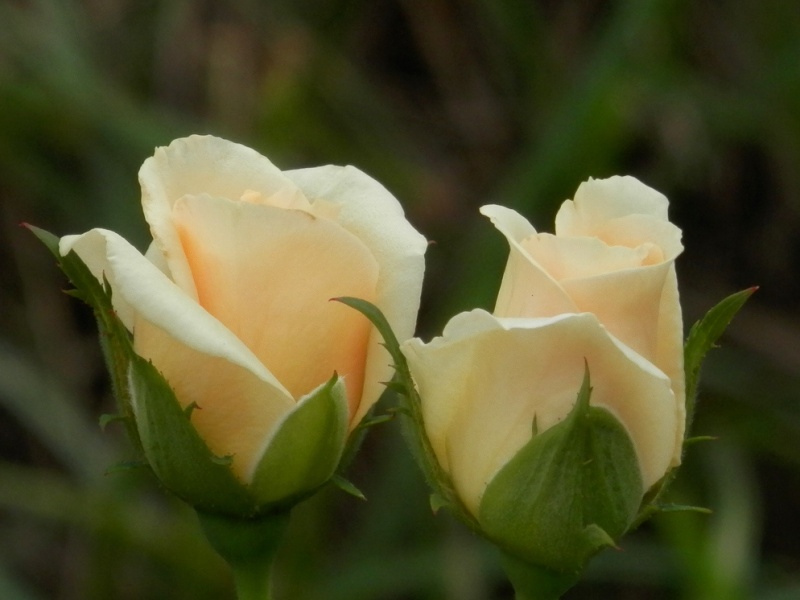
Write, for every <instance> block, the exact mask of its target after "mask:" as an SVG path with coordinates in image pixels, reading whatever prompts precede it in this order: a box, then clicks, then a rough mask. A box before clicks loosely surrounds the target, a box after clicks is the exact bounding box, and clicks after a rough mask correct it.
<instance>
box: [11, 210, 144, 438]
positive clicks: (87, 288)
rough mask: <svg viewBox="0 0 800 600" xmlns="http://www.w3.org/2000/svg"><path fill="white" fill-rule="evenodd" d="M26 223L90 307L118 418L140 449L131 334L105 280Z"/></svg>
mask: <svg viewBox="0 0 800 600" xmlns="http://www.w3.org/2000/svg"><path fill="white" fill-rule="evenodd" d="M26 227H27V228H28V229H29V230H30V232H31V233H33V234H34V235H35V236H36V237H37V238H38V239H39V240H40V241H41V242H42V243H43V244H44V245H45V246H46V247H47V249H48V250H50V252H51V253H52V254H53V256H54V257H55V258H56V261H57V262H58V266H59V267H60V268H61V270H62V271H63V272H64V274H65V275H66V276H67V277H68V278H69V280H70V282H71V283H72V285H74V286H75V289H73V290H68V291H67V293H68V294H69V295H71V296H73V297H76V298H78V299H80V300H81V301H83V302H85V303H86V304H88V305H89V306H90V307H91V308H92V310H93V312H94V316H95V318H96V319H97V327H98V329H99V331H100V346H101V348H102V350H103V356H104V358H105V361H106V367H107V368H108V372H109V374H110V376H111V385H112V387H113V390H114V397H115V398H116V399H117V405H118V407H119V411H120V414H121V416H122V417H123V418H122V419H121V420H122V421H123V422H124V424H125V427H126V430H127V432H128V437H130V439H131V442H132V443H133V445H134V446H135V447H136V448H137V449H141V442H140V441H139V433H138V431H137V429H136V421H135V419H134V416H133V408H132V405H131V397H130V393H129V390H128V372H129V369H130V357H131V356H132V355H133V354H134V352H133V347H132V343H131V336H130V333H129V332H128V330H127V329H126V328H125V326H124V325H123V324H122V321H120V319H119V317H118V316H117V313H116V312H115V310H114V305H113V303H112V301H111V289H110V287H109V286H108V283H107V282H104V283H101V282H100V281H98V280H97V278H96V277H95V276H94V275H93V274H92V272H91V271H90V270H89V268H88V267H87V266H86V265H85V264H84V262H83V261H82V260H81V259H80V257H79V256H78V255H77V254H76V253H75V252H74V251H71V252H69V253H67V254H66V255H65V256H62V255H61V252H60V251H59V238H58V237H56V236H55V235H53V234H52V233H50V232H48V231H45V230H44V229H40V228H38V227H34V226H33V225H26Z"/></svg>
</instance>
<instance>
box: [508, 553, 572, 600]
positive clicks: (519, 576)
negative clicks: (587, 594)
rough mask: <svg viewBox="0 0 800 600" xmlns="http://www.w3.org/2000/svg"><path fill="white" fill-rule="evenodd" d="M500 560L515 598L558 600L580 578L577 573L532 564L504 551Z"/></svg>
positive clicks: (517, 599) (519, 599)
mask: <svg viewBox="0 0 800 600" xmlns="http://www.w3.org/2000/svg"><path fill="white" fill-rule="evenodd" d="M501 562H502V564H503V570H504V571H505V572H506V575H507V576H508V580H509V581H510V582H511V585H512V586H513V587H514V594H515V596H514V597H515V599H516V600H558V599H559V598H561V596H562V595H563V594H564V593H565V592H566V591H567V590H569V589H570V588H571V587H572V586H573V585H575V584H576V583H577V582H578V579H579V578H580V575H579V574H577V573H576V574H573V573H562V572H560V571H554V570H551V569H548V568H547V567H541V566H538V565H532V564H529V563H526V562H523V561H521V560H519V559H518V558H515V557H513V556H511V555H509V554H505V553H504V554H502V556H501Z"/></svg>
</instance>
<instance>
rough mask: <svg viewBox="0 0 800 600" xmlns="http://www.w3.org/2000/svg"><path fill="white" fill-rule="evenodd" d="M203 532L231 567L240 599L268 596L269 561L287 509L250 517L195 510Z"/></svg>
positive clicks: (258, 599)
mask: <svg viewBox="0 0 800 600" xmlns="http://www.w3.org/2000/svg"><path fill="white" fill-rule="evenodd" d="M197 516H198V517H199V519H200V525H201V527H202V528H203V533H204V534H205V536H206V538H207V539H208V541H209V543H210V544H211V546H212V547H213V548H214V550H216V551H217V553H218V554H219V555H220V556H221V557H222V558H224V559H225V561H226V562H227V563H228V564H229V565H230V566H231V569H232V570H233V579H234V582H235V584H236V596H237V598H238V599H239V600H270V599H271V598H272V595H271V593H270V587H271V579H272V578H271V573H272V563H273V561H274V559H275V554H276V552H277V550H278V546H279V545H280V541H281V538H282V537H283V532H284V530H285V529H286V525H287V524H288V522H289V512H288V511H286V512H279V513H270V514H267V515H263V516H260V517H256V518H253V519H244V518H238V517H230V516H227V515H219V514H213V513H206V512H201V511H197Z"/></svg>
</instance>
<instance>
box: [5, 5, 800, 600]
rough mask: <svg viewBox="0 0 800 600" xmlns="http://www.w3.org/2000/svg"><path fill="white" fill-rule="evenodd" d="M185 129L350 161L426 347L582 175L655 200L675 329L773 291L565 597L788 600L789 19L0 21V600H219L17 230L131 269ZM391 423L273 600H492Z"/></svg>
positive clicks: (792, 116) (71, 15) (729, 11)
mask: <svg viewBox="0 0 800 600" xmlns="http://www.w3.org/2000/svg"><path fill="white" fill-rule="evenodd" d="M190 133H214V134H217V135H221V136H223V137H227V138H229V139H233V140H235V141H239V142H242V143H245V144H247V145H250V146H252V147H254V148H256V149H258V150H259V151H261V152H262V153H263V154H265V155H267V156H268V157H270V158H271V159H272V160H273V162H275V163H276V164H277V165H278V166H280V167H282V168H284V169H288V168H297V167H304V166H313V165H318V164H326V163H335V164H346V163H350V164H354V165H357V166H358V167H359V168H361V169H362V170H364V171H366V172H368V173H370V174H371V175H372V176H374V177H375V178H376V179H378V180H380V181H382V182H383V183H384V184H385V185H386V186H387V187H388V188H389V189H390V190H392V192H393V193H394V194H395V195H396V196H397V197H398V198H399V199H400V201H401V202H402V203H403V205H404V207H405V209H406V211H407V215H408V218H409V220H410V221H411V222H412V223H413V224H414V225H415V226H416V227H417V228H418V229H419V230H420V231H421V232H423V233H424V235H426V236H427V237H428V238H429V239H431V240H433V241H434V242H435V244H433V245H432V246H431V247H430V249H429V252H428V272H427V277H426V284H425V285H426V287H425V292H424V297H423V307H422V311H421V314H420V324H419V332H420V334H421V335H422V336H424V337H426V338H427V337H430V336H432V335H435V334H436V333H438V332H440V331H441V328H442V326H443V324H444V323H445V322H446V320H447V319H448V318H449V317H450V316H451V315H453V314H454V313H455V312H457V311H459V310H464V309H468V308H472V307H475V306H483V307H487V308H491V306H492V303H493V297H494V294H495V292H496V290H497V287H498V284H499V279H500V275H501V273H502V268H503V265H504V261H505V254H506V244H505V241H504V240H503V239H501V236H500V235H499V234H498V233H497V232H496V231H494V228H493V227H491V225H490V224H489V223H488V222H487V221H486V220H485V219H484V218H482V217H481V216H480V215H479V214H478V212H477V208H478V207H479V206H480V205H482V204H486V203H489V202H497V203H500V204H505V205H508V206H512V207H514V208H516V209H518V210H519V211H521V212H522V213H523V214H525V215H526V216H528V217H529V218H530V219H531V220H532V221H533V222H534V224H535V225H536V226H537V227H538V228H539V229H541V230H551V228H552V217H553V215H554V213H555V210H556V209H557V207H558V205H559V204H560V203H561V202H562V201H563V200H564V199H566V198H569V197H571V196H572V194H573V192H574V191H575V189H576V188H577V186H578V184H579V183H580V182H581V181H583V180H585V179H587V178H588V177H590V176H593V177H606V176H609V175H612V174H632V175H635V176H636V177H638V178H640V179H641V180H642V181H644V182H646V183H648V184H649V185H651V186H652V187H655V188H656V189H658V190H660V191H662V192H664V193H665V194H666V195H667V196H669V198H670V199H671V202H672V204H671V215H672V218H673V220H674V221H675V222H676V223H677V224H678V225H679V226H681V227H682V228H683V230H684V242H685V245H686V252H685V253H684V255H683V256H682V257H681V258H680V260H679V266H678V268H679V274H680V277H681V282H682V288H681V289H682V300H683V303H684V311H685V319H686V322H687V324H690V323H691V322H693V321H694V320H695V319H697V318H698V316H699V315H701V314H702V313H703V312H704V311H705V310H707V309H708V308H710V307H711V306H712V305H713V304H714V303H716V302H717V301H718V300H720V299H721V298H722V297H723V296H725V295H727V294H728V293H731V292H733V291H736V290H738V289H741V288H744V287H749V286H751V285H754V284H757V285H760V286H761V289H760V290H759V292H758V293H757V294H756V296H755V297H754V298H753V299H752V300H751V302H750V303H749V304H748V305H747V307H746V308H745V310H744V312H743V313H742V314H741V315H740V316H739V317H737V320H736V321H735V322H734V324H733V326H732V327H731V328H730V330H729V333H728V335H727V336H726V337H725V339H724V340H723V347H722V348H721V349H719V350H716V351H715V352H714V353H713V354H712V356H711V358H710V359H709V360H708V363H707V367H706V370H705V373H704V387H703V390H702V395H701V400H700V404H699V408H698V414H697V421H696V423H695V433H697V434H702V435H713V436H717V437H718V438H719V439H718V441H715V442H708V443H705V444H701V445H698V446H696V447H694V448H693V449H692V451H691V452H690V453H689V455H688V456H687V459H686V463H685V468H684V470H683V472H682V475H681V477H680V478H679V480H678V483H677V485H676V486H675V487H674V488H673V490H672V493H671V497H670V500H672V501H674V502H678V503H692V504H701V505H706V506H710V507H712V508H713V509H714V513H713V514H712V515H710V516H708V515H700V514H691V513H689V514H687V513H682V514H670V515H663V516H661V517H659V518H657V519H655V520H654V521H653V522H651V523H649V524H648V525H646V526H645V527H644V528H643V529H642V530H641V531H639V532H637V533H635V534H634V535H632V536H629V537H628V538H626V539H625V540H624V541H623V544H622V548H621V550H619V551H607V552H605V553H604V554H602V555H601V556H599V557H598V558H597V559H596V560H595V561H594V562H593V563H592V565H591V567H590V569H589V571H588V572H587V575H586V577H585V579H584V582H583V583H582V584H581V585H580V586H578V587H577V588H575V589H574V590H573V591H572V592H570V593H569V594H567V596H566V598H567V599H570V600H579V599H589V598H591V599H597V598H612V599H621V600H625V599H643V600H656V599H673V598H676V599H678V598H679V599H696V600H737V599H745V598H756V599H764V600H780V599H786V600H788V599H792V598H800V517H798V507H800V393H798V390H800V387H798V383H800V343H799V342H800V321H799V319H800V305H799V303H798V299H800V277H799V276H800V5H798V4H797V3H796V2H794V1H793V0H785V1H781V0H738V1H737V0H718V1H712V0H705V1H704V0H697V1H689V0H683V1H681V0H607V1H601V0H588V1H584V2H577V1H574V2H569V1H564V2H558V1H555V0H550V1H545V0H539V1H522V0H326V1H323V0H275V1H272V2H268V1H261V2H259V1H257V0H231V1H229V2H220V1H218V0H198V1H191V0H173V1H169V0H31V1H29V2H22V1H13V0H2V1H0V280H1V281H2V284H1V285H2V287H1V288H0V597H2V598H3V599H9V600H28V599H45V598H47V599H50V598H55V599H63V600H72V599H76V600H77V599H88V600H94V599H97V600H101V599H102V600H105V599H110V598H120V599H137V598H146V599H151V598H152V599H156V598H159V599H160V598H164V599H181V598H187V599H188V598H193V599H195V598H196V599H217V598H232V592H231V582H230V579H229V574H228V572H227V570H226V568H225V566H224V564H222V563H221V561H220V560H219V559H217V558H216V557H215V556H214V555H213V554H212V553H211V551H210V550H208V549H207V548H206V546H205V544H204V542H203V541H202V539H201V538H200V537H199V534H198V533H197V530H196V524H195V522H194V520H193V516H192V514H191V513H190V512H189V511H188V510H187V509H186V508H185V507H183V506H182V505H181V504H180V503H179V502H177V501H175V500H174V499H170V498H168V497H167V496H166V495H164V494H162V493H161V492H160V490H158V487H157V484H156V483H155V482H154V481H153V479H152V478H151V477H149V476H148V475H147V474H146V473H144V472H141V471H136V470H129V471H124V472H115V473H111V474H107V473H106V471H107V470H108V468H109V467H110V466H111V465H113V464H116V463H118V462H119V461H121V460H126V459H130V458H131V453H130V450H129V447H128V445H127V442H126V440H125V439H124V436H123V435H122V432H121V430H120V428H118V427H114V426H110V427H109V429H108V431H107V432H106V433H101V432H100V430H99V427H98V426H97V419H98V416H99V415H100V414H101V413H104V412H112V411H113V400H112V398H111V397H110V391H109V385H108V381H107V378H106V375H105V372H104V367H103V364H102V360H101V356H100V350H99V346H98V344H97V338H96V330H95V327H94V323H93V321H92V318H91V314H90V313H89V311H88V310H87V309H86V308H85V307H83V306H82V305H80V304H79V303H78V302H77V301H74V300H72V299H69V298H68V297H67V296H65V295H63V294H62V293H61V290H62V289H63V288H64V287H66V282H65V280H64V278H63V276H62V275H61V274H60V273H59V272H58V270H57V269H56V267H55V266H54V264H53V259H52V257H51V256H49V255H48V253H47V251H46V250H45V249H44V248H43V247H42V246H41V245H39V244H38V243H37V242H36V241H35V240H34V239H33V238H32V236H31V235H30V234H29V233H28V232H27V231H25V230H24V229H21V228H20V227H18V224H19V223H20V222H22V221H26V222H31V223H35V224H37V225H39V226H42V227H44V228H46V229H49V230H51V231H53V232H54V233H57V234H59V235H63V234H67V233H78V232H82V231H85V230H87V229H90V228H92V227H95V226H102V227H106V228H109V229H114V230H116V231H118V232H120V233H122V234H123V235H125V236H126V237H128V238H129V239H130V240H132V241H133V242H134V243H135V244H136V245H137V246H138V247H140V248H144V247H145V245H146V243H147V233H146V228H145V223H144V220H143V218H142V216H141V213H140V207H139V194H138V185H137V180H136V173H137V170H138V168H139V166H140V165H141V163H142V161H143V160H144V159H145V158H146V157H148V156H150V155H151V154H152V152H153V149H154V147H155V146H158V145H166V144H167V143H169V141H170V140H172V139H173V138H175V137H180V136H183V135H188V134H190ZM396 429H397V428H396V425H395V424H389V425H387V426H384V427H383V428H382V429H381V430H379V431H377V432H373V434H372V435H371V436H370V437H369V438H368V440H367V442H366V444H365V446H364V448H363V452H362V453H361V455H360V457H359V458H358V460H357V462H356V463H355V464H354V465H353V468H352V470H351V473H350V474H351V477H352V479H353V480H354V482H355V483H356V484H357V485H359V486H360V487H361V488H362V489H363V490H364V492H365V493H366V494H367V496H368V498H369V500H368V501H367V502H366V503H365V502H360V501H358V500H355V499H353V498H350V497H346V496H345V495H344V494H342V493H340V492H336V491H332V490H331V491H326V492H324V493H322V494H320V495H319V496H318V497H317V498H315V499H314V500H312V501H310V502H307V503H305V504H304V505H302V506H301V507H299V509H298V510H296V511H295V514H294V518H293V524H292V529H291V532H290V535H289V536H288V537H287V540H286V543H285V544H284V547H283V550H282V553H281V557H280V561H279V564H278V569H277V577H278V581H277V590H276V592H277V593H276V597H277V598H278V599H279V600H282V599H293V600H303V599H309V600H315V599H321V598H325V599H326V600H337V599H364V600H372V599H384V600H401V599H408V600H411V599H413V600H417V599H419V600H426V599H431V600H433V599H447V600H484V599H494V598H497V599H506V598H511V592H510V589H509V588H508V587H507V586H506V584H505V582H504V578H503V576H502V573H501V571H500V570H499V567H498V563H497V559H496V557H495V555H494V554H493V552H492V550H491V549H490V548H489V547H488V546H487V545H486V544H485V543H484V542H483V541H482V540H479V539H477V538H475V537H473V536H472V535H471V534H470V533H468V532H467V531H466V530H465V529H464V528H463V527H461V526H460V525H459V524H457V523H455V522H453V521H452V520H451V519H449V518H448V517H447V516H446V515H441V514H440V515H438V516H436V517H434V516H432V514H431V512H430V509H429V507H428V501H427V493H426V490H425V487H424V485H423V484H422V482H421V478H420V476H419V475H418V473H417V471H416V468H415V467H414V465H413V464H412V463H411V461H410V459H409V457H408V454H407V453H406V452H405V448H404V447H403V444H402V441H401V440H400V438H399V436H398V434H397V431H396Z"/></svg>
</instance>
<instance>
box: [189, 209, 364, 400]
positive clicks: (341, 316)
mask: <svg viewBox="0 0 800 600" xmlns="http://www.w3.org/2000/svg"><path fill="white" fill-rule="evenodd" d="M173 215H174V216H173V219H174V221H175V227H176V230H177V231H178V234H179V238H180V240H181V244H182V246H183V249H184V253H185V255H186V257H187V260H188V262H189V266H190V268H191V273H192V276H193V277H194V281H195V285H196V289H197V296H198V301H199V303H200V304H201V305H202V306H203V307H204V308H205V309H206V310H208V312H209V313H211V314H212V315H214V316H215V317H216V318H217V319H219V320H220V322H222V323H223V324H225V325H226V326H227V327H228V328H229V329H230V330H231V331H232V332H233V334H234V335H236V336H237V337H238V338H239V339H240V340H242V342H244V344H245V345H246V346H247V347H248V348H250V349H251V350H252V351H253V352H254V353H255V355H256V356H257V357H258V358H259V359H260V361H261V362H262V363H263V364H264V365H266V367H267V368H268V369H269V370H270V372H271V373H272V374H273V375H274V376H275V377H276V378H277V379H278V380H279V381H280V382H281V383H282V384H283V385H284V386H285V387H286V389H287V390H289V392H290V393H291V394H292V396H293V397H294V398H296V399H297V398H300V397H301V396H304V395H305V394H307V393H309V392H311V390H313V389H315V388H316V387H318V386H319V385H321V384H322V383H324V382H325V381H327V380H329V379H330V378H331V376H332V375H333V374H334V372H338V373H339V375H341V376H343V377H344V379H345V384H346V387H347V394H348V398H349V401H350V410H351V414H353V413H355V411H356V410H357V408H358V403H359V400H360V398H361V393H362V387H363V380H364V362H365V358H366V352H367V343H368V340H369V336H370V332H371V329H372V328H371V325H370V323H369V321H368V320H367V319H366V318H364V317H363V316H362V315H361V314H359V313H358V312H356V311H354V310H351V309H349V308H347V307H346V306H343V305H341V304H339V303H335V302H330V299H331V298H334V297H337V296H356V297H359V298H364V299H365V300H368V301H370V302H371V301H374V299H375V285H376V281H377V278H378V265H377V263H376V262H375V259H374V258H373V256H372V254H371V253H370V251H369V249H367V247H366V246H365V245H364V244H363V243H362V242H361V241H360V240H359V239H358V238H357V237H356V236H354V235H353V234H352V233H350V232H349V231H347V230H346V229H344V228H342V227H340V226H339V225H338V224H336V223H334V222H332V221H329V220H327V219H322V218H316V217H313V216H312V215H310V214H309V213H307V212H305V211H301V210H287V209H282V208H276V207H273V206H268V205H263V204H252V203H249V202H236V201H231V200H226V199H223V198H212V197H210V196H206V195H202V196H186V197H184V198H182V199H181V200H179V201H178V202H177V203H176V204H175V207H174V210H173Z"/></svg>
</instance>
